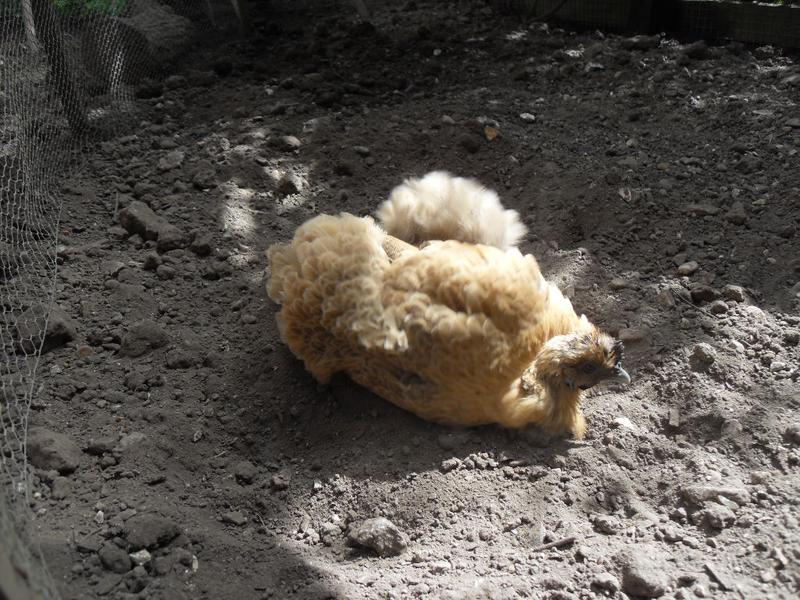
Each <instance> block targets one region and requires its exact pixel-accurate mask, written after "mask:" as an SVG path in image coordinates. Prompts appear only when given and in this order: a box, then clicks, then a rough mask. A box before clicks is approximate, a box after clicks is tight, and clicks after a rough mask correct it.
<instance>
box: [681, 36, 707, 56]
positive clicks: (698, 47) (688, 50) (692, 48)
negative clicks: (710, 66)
mask: <svg viewBox="0 0 800 600" xmlns="http://www.w3.org/2000/svg"><path fill="white" fill-rule="evenodd" d="M681 54H683V55H684V56H686V57H687V58H693V59H695V60H700V59H703V58H707V57H708V55H709V53H708V44H706V43H705V41H703V40H698V41H696V42H692V43H691V44H686V45H685V46H684V47H683V48H681Z"/></svg>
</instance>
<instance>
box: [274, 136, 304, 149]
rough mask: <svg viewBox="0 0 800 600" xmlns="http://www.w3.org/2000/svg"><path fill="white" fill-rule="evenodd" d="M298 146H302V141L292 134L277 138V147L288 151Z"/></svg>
mask: <svg viewBox="0 0 800 600" xmlns="http://www.w3.org/2000/svg"><path fill="white" fill-rule="evenodd" d="M300 146H302V143H301V142H300V140H299V139H298V138H297V137H295V136H293V135H283V136H281V137H279V138H278V140H277V147H278V148H280V149H281V150H286V151H288V152H291V151H292V150H297V149H298V148H300Z"/></svg>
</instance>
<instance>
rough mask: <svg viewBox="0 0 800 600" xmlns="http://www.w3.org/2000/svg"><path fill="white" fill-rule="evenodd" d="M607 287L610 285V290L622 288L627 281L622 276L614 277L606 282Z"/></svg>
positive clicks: (626, 284)
mask: <svg viewBox="0 0 800 600" xmlns="http://www.w3.org/2000/svg"><path fill="white" fill-rule="evenodd" d="M608 287H610V288H611V289H612V290H624V289H625V288H626V287H628V282H627V281H625V280H624V279H623V278H622V277H614V279H612V280H611V281H609V282H608Z"/></svg>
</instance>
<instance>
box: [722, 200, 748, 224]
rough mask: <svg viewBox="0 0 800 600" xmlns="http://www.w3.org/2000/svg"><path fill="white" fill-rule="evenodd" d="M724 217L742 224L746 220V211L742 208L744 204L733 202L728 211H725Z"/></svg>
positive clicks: (734, 222)
mask: <svg viewBox="0 0 800 600" xmlns="http://www.w3.org/2000/svg"><path fill="white" fill-rule="evenodd" d="M725 219H726V220H728V221H730V222H731V223H733V224H734V225H744V224H745V223H746V222H747V212H746V211H745V209H744V204H742V203H741V202H734V203H733V204H732V205H731V207H730V209H729V210H728V212H726V213H725Z"/></svg>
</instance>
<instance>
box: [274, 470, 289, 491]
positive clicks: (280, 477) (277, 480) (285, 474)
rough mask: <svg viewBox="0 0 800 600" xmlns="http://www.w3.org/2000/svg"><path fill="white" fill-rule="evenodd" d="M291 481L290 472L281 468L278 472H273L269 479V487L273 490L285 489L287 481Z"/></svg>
mask: <svg viewBox="0 0 800 600" xmlns="http://www.w3.org/2000/svg"><path fill="white" fill-rule="evenodd" d="M291 481H292V474H291V472H290V471H288V470H283V471H281V472H280V473H275V475H273V476H272V478H271V479H270V487H272V489H273V490H278V491H280V490H285V489H287V488H288V487H289V483H290V482H291Z"/></svg>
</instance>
